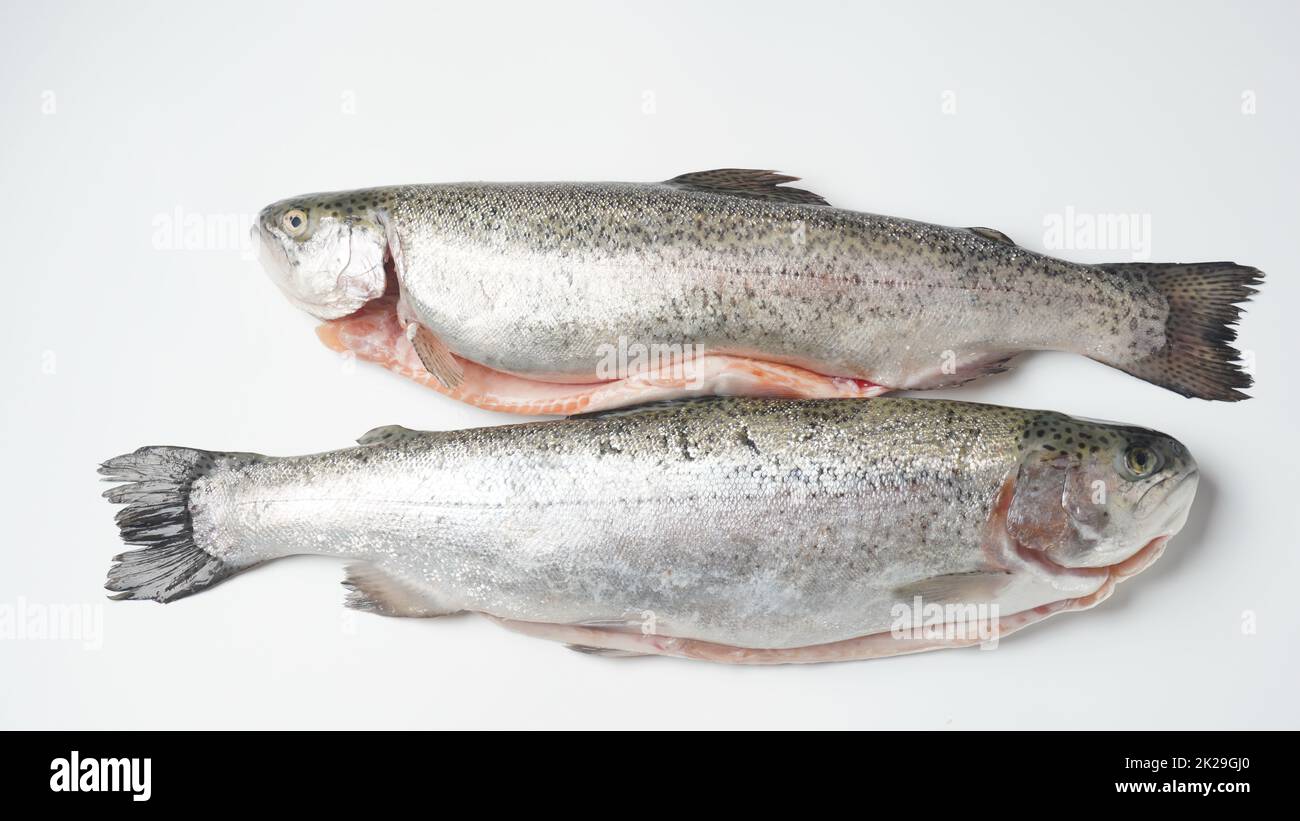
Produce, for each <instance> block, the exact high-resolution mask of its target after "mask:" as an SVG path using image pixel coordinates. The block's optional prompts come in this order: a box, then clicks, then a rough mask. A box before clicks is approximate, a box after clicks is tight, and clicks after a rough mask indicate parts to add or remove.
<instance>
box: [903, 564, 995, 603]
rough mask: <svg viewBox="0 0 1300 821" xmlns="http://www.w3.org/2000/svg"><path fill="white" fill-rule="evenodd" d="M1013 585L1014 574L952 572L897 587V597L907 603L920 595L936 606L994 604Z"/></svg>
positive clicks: (923, 599) (922, 598)
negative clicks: (1009, 585) (999, 594)
mask: <svg viewBox="0 0 1300 821" xmlns="http://www.w3.org/2000/svg"><path fill="white" fill-rule="evenodd" d="M1010 582H1011V574H1010V573H1007V572H1004V571H1000V572H996V573H981V572H972V573H952V574H949V575H947V576H934V577H932V578H929V579H921V580H920V581H916V582H912V583H910V584H905V585H903V586H902V587H897V588H894V595H895V596H897V597H898V598H899V599H901V600H904V601H907V600H910V599H912V598H915V597H917V596H920V597H921V600H922V601H925V602H932V603H934V604H959V603H960V604H971V603H979V602H990V601H994V600H995V599H997V597H998V593H1000V592H1001V591H1002V589H1003V588H1004V587H1006V586H1007V585H1008V584H1009V583H1010Z"/></svg>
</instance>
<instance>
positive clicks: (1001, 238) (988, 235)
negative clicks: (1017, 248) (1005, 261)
mask: <svg viewBox="0 0 1300 821" xmlns="http://www.w3.org/2000/svg"><path fill="white" fill-rule="evenodd" d="M966 230H967V231H970V232H971V233H972V234H974V235H976V236H978V237H984V239H991V240H993V241H994V242H1003V243H1006V244H1007V245H1015V244H1016V241H1015V240H1013V239H1012V238H1011V237H1009V236H1007V235H1006V234H1004V233H1002V232H1001V231H995V230H993V229H992V228H981V227H975V228H967V229H966Z"/></svg>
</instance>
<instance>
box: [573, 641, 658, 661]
mask: <svg viewBox="0 0 1300 821" xmlns="http://www.w3.org/2000/svg"><path fill="white" fill-rule="evenodd" d="M564 646H565V647H567V648H569V649H570V650H572V651H573V652H575V653H582V654H583V655H586V656H603V657H604V658H608V659H630V658H636V657H638V656H646V655H650V654H649V653H634V652H632V651H631V650H615V649H614V648H612V647H592V646H591V645H589V644H566V645H564Z"/></svg>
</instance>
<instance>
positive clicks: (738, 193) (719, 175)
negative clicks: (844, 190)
mask: <svg viewBox="0 0 1300 821" xmlns="http://www.w3.org/2000/svg"><path fill="white" fill-rule="evenodd" d="M798 179H799V178H798V177H791V176H788V175H786V174H778V173H777V172H775V171H767V170H762V169H756V168H715V169H712V170H710V171H693V172H691V173H689V174H681V175H679V176H676V177H673V178H672V179H671V180H665V181H664V184H665V185H671V186H674V187H677V188H689V189H693V190H697V191H712V192H714V193H717V194H730V195H731V196H735V197H746V198H749V199H762V200H778V201H780V202H796V203H804V204H806V205H830V203H828V202H827V201H826V200H825V199H824V198H823V197H822V196H821V195H820V194H814V193H813V192H812V191H807V190H804V189H802V188H791V187H790V186H787V185H785V184H784V183H787V182H795V181H796V180H798Z"/></svg>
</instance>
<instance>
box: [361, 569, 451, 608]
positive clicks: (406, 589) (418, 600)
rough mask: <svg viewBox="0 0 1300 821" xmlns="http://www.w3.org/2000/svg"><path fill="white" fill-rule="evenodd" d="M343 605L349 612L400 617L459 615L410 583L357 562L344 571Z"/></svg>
mask: <svg viewBox="0 0 1300 821" xmlns="http://www.w3.org/2000/svg"><path fill="white" fill-rule="evenodd" d="M345 573H346V574H347V575H346V577H345V578H344V579H343V586H344V587H345V588H347V591H348V592H347V596H346V598H345V599H344V601H343V603H344V605H346V606H347V607H351V608H352V609H353V610H360V611H362V612H365V613H377V614H379V615H381V616H395V617H402V618H422V619H428V618H434V617H437V616H450V615H452V614H454V613H459V612H462V609H461V608H458V607H452V606H450V605H448V604H447V603H446V602H444V601H442V600H441V599H440V597H438V596H436V595H433V594H431V593H428V592H427V591H424V590H420V589H418V588H416V587H415V585H412V584H411V583H410V582H408V581H406V580H404V579H401V578H399V577H398V576H396V575H394V574H392V573H389V572H388V571H385V570H382V569H380V568H378V567H376V566H375V565H373V564H369V563H366V562H360V563H357V564H350V565H348V566H347V568H345Z"/></svg>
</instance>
